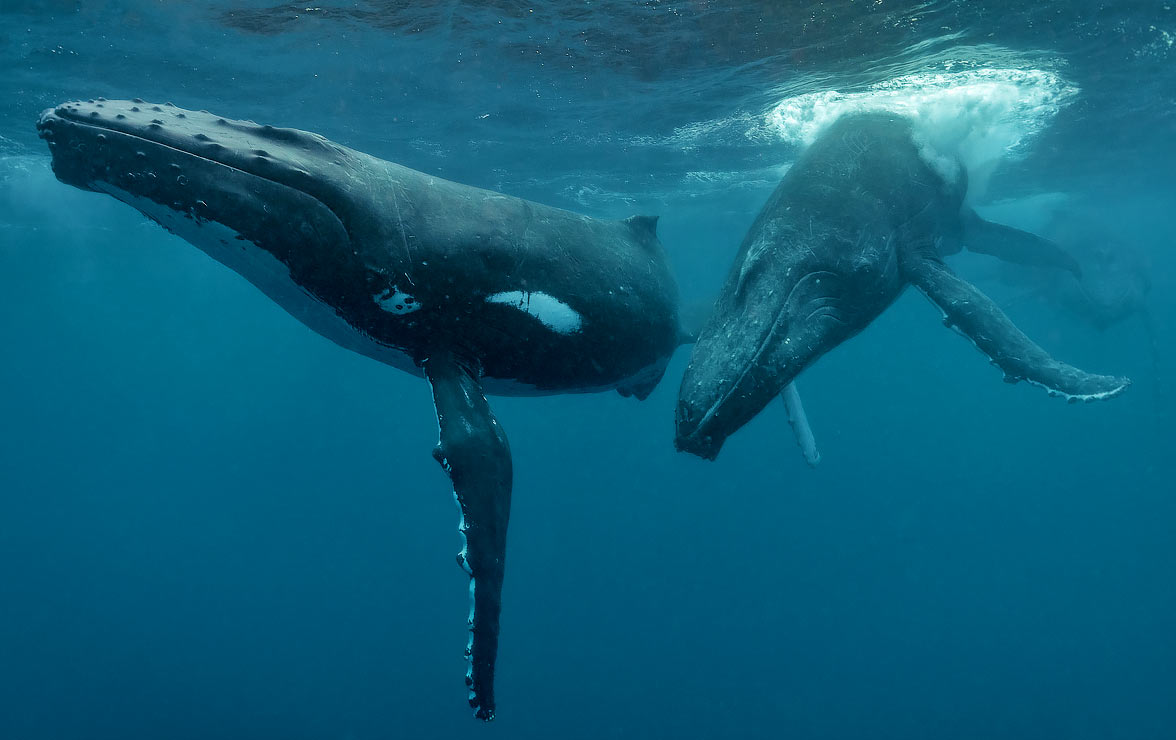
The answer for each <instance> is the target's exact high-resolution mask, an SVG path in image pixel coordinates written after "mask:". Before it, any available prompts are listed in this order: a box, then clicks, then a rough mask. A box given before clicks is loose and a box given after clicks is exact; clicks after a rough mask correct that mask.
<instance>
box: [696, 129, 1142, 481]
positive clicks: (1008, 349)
mask: <svg viewBox="0 0 1176 740" xmlns="http://www.w3.org/2000/svg"><path fill="white" fill-rule="evenodd" d="M924 154H925V153H924V152H922V151H921V148H920V145H919V144H918V142H916V140H915V137H914V133H913V129H912V125H911V123H910V121H908V120H907V119H904V118H901V117H898V116H894V115H888V114H882V113H877V114H856V115H851V116H846V117H843V118H841V119H839V120H838V121H836V122H835V123H833V124H832V125H831V126H830V127H829V128H828V129H827V130H826V131H825V132H824V133H823V134H822V135H821V136H820V137H819V138H818V139H817V140H816V141H815V142H814V143H813V144H812V146H810V147H809V148H808V149H807V150H806V151H805V152H804V153H803V154H802V156H801V158H800V160H799V161H798V162H797V163H796V164H795V165H794V166H793V167H792V168H791V169H790V170H789V171H788V173H787V174H786V175H785V177H784V179H783V181H782V182H781V183H780V186H779V187H778V188H777V189H776V191H775V193H773V194H772V196H771V198H769V200H768V202H767V204H766V205H765V206H764V208H763V210H762V212H761V213H760V215H759V217H758V218H757V219H756V221H755V223H754V224H753V225H752V227H751V229H750V231H749V232H748V234H747V237H746V238H745V239H744V241H743V245H742V247H741V248H740V252H739V255H738V257H737V258H736V261H735V265H734V268H733V269H732V271H731V273H730V276H729V277H728V279H727V282H726V284H725V286H724V288H723V291H722V294H721V295H720V297H719V300H718V302H717V304H716V307H715V311H714V313H713V314H712V315H711V318H710V319H709V321H708V322H707V324H706V326H705V327H704V328H703V330H702V332H701V335H700V336H699V339H698V342H697V344H695V346H694V351H693V354H692V356H691V361H690V366H689V368H688V369H687V370H686V374H685V377H684V378H683V380H682V387H681V391H680V394H679V402H678V409H677V418H676V423H677V429H676V439H675V442H676V444H677V446H678V448H679V449H681V450H685V451H688V452H692V453H695V454H697V455H701V456H703V457H706V458H714V457H715V456H716V455H718V453H719V449H720V448H721V447H722V445H723V442H724V441H725V440H726V439H727V438H728V437H729V436H730V435H731V434H732V433H734V432H735V431H736V430H738V429H739V428H740V427H742V426H743V425H744V424H746V423H747V422H748V421H749V420H750V419H751V418H752V417H754V416H755V415H756V414H758V413H759V412H760V410H762V409H763V407H764V406H765V405H766V404H767V403H768V401H769V400H771V399H772V398H773V397H775V396H776V395H777V394H778V393H780V391H781V389H782V388H784V387H785V386H786V385H787V384H788V383H790V382H791V381H792V380H793V379H795V378H796V376H797V375H798V374H799V373H800V372H801V371H803V370H804V369H805V368H806V367H808V366H809V365H811V364H812V363H813V362H814V361H815V360H816V359H817V358H819V357H820V356H821V355H823V354H825V353H826V352H828V351H829V350H831V349H833V348H834V347H836V346H837V345H838V344H840V343H842V342H844V341H845V340H847V339H849V338H850V337H852V336H854V335H855V334H857V333H858V332H859V331H861V330H862V329H864V328H865V327H866V326H867V325H869V324H870V322H872V321H873V320H874V319H875V318H876V317H877V316H878V315H879V314H880V313H881V312H882V311H883V310H885V309H886V307H887V306H889V305H890V304H891V303H892V302H893V301H894V300H895V299H896V298H897V297H898V296H899V295H900V294H901V293H902V291H903V290H904V289H905V287H906V285H907V284H908V283H909V284H914V285H915V286H916V287H917V288H919V290H921V291H922V292H923V293H924V294H926V295H927V297H928V298H930V299H931V301H932V302H934V303H935V304H936V305H937V306H939V308H940V309H941V310H942V311H943V313H944V315H945V317H946V323H947V324H948V325H949V326H952V327H954V328H956V329H958V330H960V331H961V332H962V333H963V334H965V335H966V336H968V337H969V338H971V339H972V341H973V342H975V344H976V346H977V347H979V348H980V350H981V351H983V352H984V353H985V354H987V355H988V357H989V358H990V359H991V360H992V362H993V363H994V364H995V365H997V366H998V367H1000V368H1001V369H1002V370H1003V371H1004V372H1005V379H1006V380H1007V381H1009V382H1015V381H1018V380H1028V381H1030V382H1032V383H1035V384H1038V385H1041V386H1044V387H1045V388H1046V389H1048V390H1049V391H1050V392H1051V393H1053V394H1058V395H1064V396H1067V397H1069V398H1070V399H1073V400H1078V399H1083V400H1092V399H1097V398H1110V397H1111V396H1114V395H1116V394H1118V393H1120V392H1122V391H1123V389H1125V388H1126V387H1127V386H1128V384H1129V381H1128V380H1127V379H1126V378H1117V377H1110V376H1106V375H1092V374H1090V373H1086V372H1083V371H1082V370H1079V369H1077V368H1074V367H1071V366H1069V365H1066V364H1064V363H1061V362H1058V361H1056V360H1054V359H1053V358H1052V357H1050V356H1049V354H1047V353H1046V352H1045V351H1044V350H1043V349H1041V348H1040V347H1038V346H1037V345H1036V344H1034V343H1033V342H1032V341H1030V340H1029V339H1028V338H1027V337H1026V336H1025V335H1024V334H1022V333H1021V332H1020V331H1019V330H1018V329H1017V328H1016V327H1015V326H1014V325H1013V324H1012V322H1010V321H1009V319H1008V318H1007V317H1006V316H1005V315H1004V314H1003V313H1002V312H1001V310H1000V309H999V308H997V306H996V305H995V304H994V303H993V302H992V301H991V300H989V299H988V298H987V297H986V296H984V295H983V294H982V293H980V291H978V290H977V289H976V288H975V287H973V286H972V285H970V284H969V283H967V282H965V281H964V280H961V279H960V278H959V277H957V276H956V275H955V274H954V273H952V271H951V270H950V269H948V267H947V265H945V264H944V263H943V260H942V254H944V253H950V252H953V251H957V250H958V248H959V246H960V245H966V246H968V248H969V249H972V250H974V251H981V252H986V253H989V254H994V255H996V256H999V257H1002V258H1004V259H1011V260H1016V261H1019V262H1023V263H1026V264H1037V265H1053V266H1055V267H1057V268H1060V269H1066V270H1070V271H1072V272H1078V271H1079V270H1078V267H1077V265H1076V263H1075V262H1074V260H1073V258H1072V257H1070V256H1069V255H1067V254H1066V253H1065V252H1064V251H1062V250H1061V249H1060V248H1058V247H1057V245H1055V244H1053V243H1052V242H1048V241H1046V240H1044V239H1041V238H1039V237H1036V236H1034V235H1032V234H1028V233H1025V232H1021V231H1018V230H1016V229H1012V228H1009V227H1006V226H1001V225H998V224H991V223H989V222H986V221H983V220H982V219H980V218H979V217H978V216H976V215H975V213H973V212H972V211H971V209H968V208H966V207H964V206H963V198H964V194H965V192H966V180H964V178H963V174H964V173H963V170H962V168H960V167H959V166H958V164H956V165H955V166H954V170H955V172H954V173H953V172H951V171H950V170H952V169H953V168H952V167H951V166H948V167H945V166H943V165H944V163H942V162H937V163H935V164H934V165H933V164H932V163H931V162H929V161H928V160H927V159H926V158H925V156H924ZM947 164H948V165H951V164H952V163H947Z"/></svg>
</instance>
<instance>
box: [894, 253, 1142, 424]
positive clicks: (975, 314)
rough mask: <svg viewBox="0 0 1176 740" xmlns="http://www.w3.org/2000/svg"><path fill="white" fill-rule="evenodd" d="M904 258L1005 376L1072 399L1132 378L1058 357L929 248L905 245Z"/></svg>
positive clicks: (1116, 389) (913, 277)
mask: <svg viewBox="0 0 1176 740" xmlns="http://www.w3.org/2000/svg"><path fill="white" fill-rule="evenodd" d="M900 259H902V268H903V272H904V274H905V275H906V277H907V279H908V280H909V281H910V282H911V283H912V284H914V285H915V287H917V288H918V289H919V290H920V291H922V292H923V294H924V295H926V296H927V297H928V298H929V299H931V301H932V302H933V303H934V304H935V305H937V306H938V307H939V308H940V309H941V310H942V311H943V314H944V323H945V324H947V325H948V326H950V327H952V328H954V329H956V330H958V331H959V332H960V333H962V334H963V335H964V336H966V337H968V338H969V339H971V340H972V342H973V343H974V344H975V345H976V347H977V348H979V349H980V351H981V352H983V353H984V354H986V355H987V356H988V358H989V359H990V360H991V361H992V363H993V364H994V365H996V366H997V367H999V368H1000V369H1001V370H1003V371H1004V373H1005V380H1006V381H1008V382H1010V383H1015V382H1017V381H1019V380H1026V381H1029V382H1030V383H1033V384H1035V385H1040V386H1042V387H1043V388H1045V389H1046V390H1048V391H1049V392H1050V394H1051V395H1060V396H1065V397H1066V398H1068V399H1069V400H1070V401H1093V400H1098V399H1103V398H1111V397H1113V396H1117V395H1118V394H1120V393H1122V392H1123V391H1124V390H1126V388H1127V386H1129V385H1130V384H1131V381H1130V380H1128V379H1127V378H1120V377H1112V376H1110V375H1094V374H1091V373H1088V372H1085V371H1083V370H1079V369H1078V368H1076V367H1073V366H1071V365H1067V364H1066V363H1064V362H1059V361H1057V360H1055V359H1054V358H1053V357H1051V356H1050V355H1049V353H1048V352H1046V351H1045V350H1044V349H1042V348H1041V347H1039V346H1038V345H1037V344H1035V343H1034V342H1033V341H1032V340H1031V339H1029V337H1027V336H1025V334H1024V333H1022V332H1021V330H1020V329H1018V328H1017V327H1016V326H1015V325H1014V324H1013V322H1012V321H1010V320H1009V318H1008V316H1005V314H1004V312H1003V311H1001V310H1000V308H999V307H998V306H997V305H996V304H995V303H993V302H992V299H990V298H989V297H988V296H986V295H984V294H983V293H981V292H980V291H979V290H977V289H976V288H975V286H973V285H972V284H970V283H968V282H967V281H965V280H962V279H961V278H959V277H958V276H956V274H955V273H953V272H952V271H951V270H950V269H949V268H948V267H947V265H945V264H944V263H943V261H942V260H940V259H938V258H937V257H935V256H929V255H928V254H926V252H925V250H916V249H910V248H908V249H905V250H902V251H901V252H900Z"/></svg>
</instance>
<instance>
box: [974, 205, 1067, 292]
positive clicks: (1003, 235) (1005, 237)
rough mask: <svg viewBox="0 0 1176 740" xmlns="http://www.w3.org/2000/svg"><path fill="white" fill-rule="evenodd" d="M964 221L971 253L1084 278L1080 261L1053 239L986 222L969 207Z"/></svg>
mask: <svg viewBox="0 0 1176 740" xmlns="http://www.w3.org/2000/svg"><path fill="white" fill-rule="evenodd" d="M961 218H962V221H963V235H962V239H963V242H964V246H966V247H967V248H968V251H970V252H976V253H977V254H987V255H990V256H992V257H996V258H997V259H1000V260H1003V261H1005V262H1012V263H1015V264H1019V265H1027V266H1029V267H1055V268H1057V269H1059V270H1066V271H1067V272H1070V273H1072V274H1073V275H1074V277H1076V278H1079V279H1081V278H1082V267H1081V266H1080V265H1079V264H1078V260H1076V259H1074V257H1073V256H1072V255H1071V254H1070V253H1069V252H1067V251H1066V250H1065V249H1062V247H1061V245H1059V244H1057V243H1055V242H1053V241H1050V240H1049V239H1046V238H1044V237H1041V236H1038V235H1036V234H1031V233H1029V232H1028V231H1022V230H1021V229H1015V228H1013V227H1012V226H1005V225H1004V224H998V223H995V222H993V221H986V220H984V219H983V218H980V216H979V214H977V213H976V212H975V211H973V210H972V209H971V208H968V207H966V206H965V207H964V208H963V210H962V212H961Z"/></svg>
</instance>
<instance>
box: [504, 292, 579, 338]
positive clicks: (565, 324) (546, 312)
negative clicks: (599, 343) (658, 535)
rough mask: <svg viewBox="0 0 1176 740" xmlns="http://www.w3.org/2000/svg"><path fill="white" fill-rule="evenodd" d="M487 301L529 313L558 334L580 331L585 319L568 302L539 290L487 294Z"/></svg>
mask: <svg viewBox="0 0 1176 740" xmlns="http://www.w3.org/2000/svg"><path fill="white" fill-rule="evenodd" d="M486 302H487V303H501V304H503V305H505V306H514V307H515V308H517V309H519V310H520V311H523V312H525V313H529V314H531V315H532V316H534V317H535V318H537V319H539V322H540V323H541V324H543V325H544V326H546V327H547V328H548V329H551V330H552V331H554V332H556V333H558V334H574V333H575V332H578V331H580V329H581V327H583V325H584V320H583V318H582V317H581V316H580V314H579V313H577V312H576V310H575V309H573V308H572V307H571V306H569V305H568V304H566V303H564V302H563V301H561V300H560V299H558V298H556V297H555V296H552V295H549V294H547V293H542V292H539V291H521V290H510V291H505V292H502V293H495V294H494V295H490V296H486Z"/></svg>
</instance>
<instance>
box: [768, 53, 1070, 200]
mask: <svg viewBox="0 0 1176 740" xmlns="http://www.w3.org/2000/svg"><path fill="white" fill-rule="evenodd" d="M1077 93H1078V88H1077V87H1076V86H1075V85H1073V84H1072V83H1070V82H1068V81H1066V80H1065V79H1063V78H1062V77H1061V76H1060V75H1058V74H1056V73H1055V72H1051V71H1048V70H1041V69H1007V68H996V67H984V68H977V69H964V70H960V71H952V65H950V64H949V65H946V68H945V69H943V70H940V71H934V72H925V73H920V74H910V75H904V76H901V77H896V78H893V79H890V80H885V81H882V82H878V83H875V84H873V85H870V86H869V87H867V88H866V89H865V90H863V91H861V92H852V93H842V92H839V91H837V90H827V91H822V92H815V93H807V94H804V95H797V96H793V97H788V98H785V99H783V100H781V101H780V102H779V103H777V104H776V105H775V106H774V107H773V108H772V109H771V110H770V111H769V112H768V113H767V114H766V116H765V127H766V129H767V130H768V131H770V132H773V133H774V134H775V135H776V136H778V137H779V138H781V139H784V140H785V141H787V142H789V143H793V144H797V145H805V144H810V143H812V141H813V140H814V139H816V138H817V136H818V135H819V134H820V132H821V131H822V130H823V129H824V128H825V127H826V126H828V125H829V124H831V123H833V122H834V121H835V120H837V119H838V118H840V117H841V116H842V115H845V114H847V113H861V112H867V111H884V112H889V113H896V114H899V115H903V116H906V117H908V118H910V119H911V120H912V121H914V124H915V135H916V137H918V139H919V141H920V142H921V144H922V145H923V147H924V155H925V156H926V157H927V159H928V161H930V162H932V164H934V165H936V166H937V167H939V168H940V170H941V171H942V172H943V173H944V174H945V175H946V176H949V177H950V176H952V175H954V169H955V161H956V158H957V157H959V160H960V161H962V163H963V164H964V166H965V167H966V168H967V170H968V174H969V181H970V188H969V194H970V195H971V196H975V195H978V194H981V193H983V191H984V188H985V186H986V184H987V180H988V178H989V176H990V175H991V173H992V170H993V169H994V168H995V167H996V165H997V164H999V163H1000V162H1001V161H1002V160H1004V159H1015V158H1016V157H1018V156H1020V154H1021V151H1022V149H1023V145H1024V144H1025V143H1026V142H1027V141H1028V140H1029V139H1031V138H1032V137H1033V136H1034V135H1036V134H1037V133H1039V132H1040V131H1042V130H1043V129H1044V128H1045V127H1046V126H1048V125H1049V124H1050V122H1051V121H1052V120H1053V118H1054V116H1055V115H1057V113H1058V111H1059V110H1061V109H1062V108H1063V107H1064V106H1065V105H1067V104H1068V103H1069V102H1070V101H1072V100H1073V99H1074V97H1075V96H1076V95H1077Z"/></svg>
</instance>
